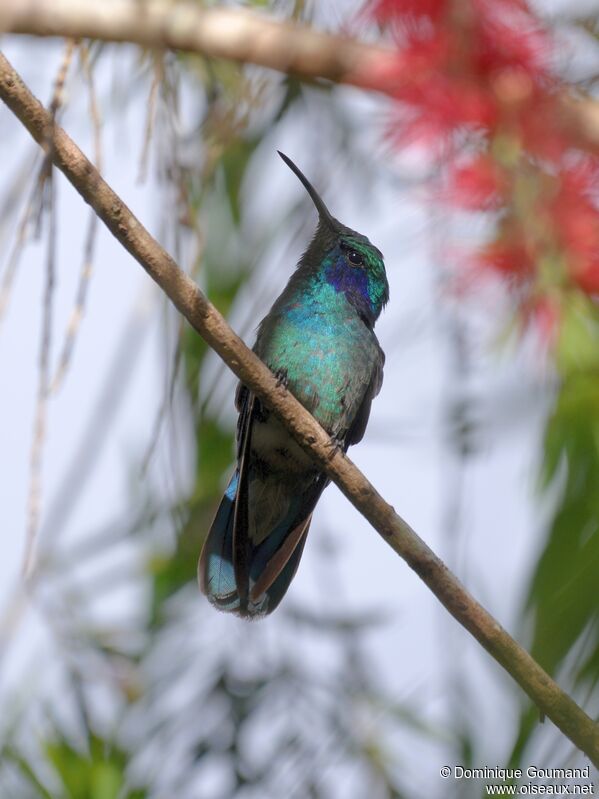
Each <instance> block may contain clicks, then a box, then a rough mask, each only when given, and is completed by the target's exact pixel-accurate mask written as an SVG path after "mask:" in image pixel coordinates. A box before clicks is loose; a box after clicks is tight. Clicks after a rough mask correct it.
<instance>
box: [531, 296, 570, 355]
mask: <svg viewBox="0 0 599 799" xmlns="http://www.w3.org/2000/svg"><path fill="white" fill-rule="evenodd" d="M521 310H522V317H521V318H522V323H523V326H524V327H525V328H533V329H534V330H535V331H536V332H537V333H538V335H539V336H540V338H541V341H542V342H543V343H544V344H545V345H546V346H551V345H552V344H553V343H554V342H555V340H556V338H557V334H558V332H559V323H560V320H561V308H560V305H559V301H558V299H557V297H553V296H543V297H536V298H534V299H532V300H529V301H528V302H526V303H524V305H523V306H522V309H521Z"/></svg>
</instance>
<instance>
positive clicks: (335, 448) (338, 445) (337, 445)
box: [328, 436, 345, 460]
mask: <svg viewBox="0 0 599 799" xmlns="http://www.w3.org/2000/svg"><path fill="white" fill-rule="evenodd" d="M328 446H329V447H330V450H331V451H330V452H329V460H333V458H334V457H335V455H337V453H341V454H343V452H344V451H345V447H344V445H343V441H342V440H341V439H340V438H337V436H331V437H330V439H329V444H328Z"/></svg>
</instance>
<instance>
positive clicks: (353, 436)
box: [344, 341, 385, 449]
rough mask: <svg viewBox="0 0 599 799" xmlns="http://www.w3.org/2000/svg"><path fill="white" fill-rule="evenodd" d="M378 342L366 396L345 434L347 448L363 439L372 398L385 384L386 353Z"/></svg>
mask: <svg viewBox="0 0 599 799" xmlns="http://www.w3.org/2000/svg"><path fill="white" fill-rule="evenodd" d="M376 344H377V358H376V360H375V363H374V366H373V368H372V372H371V375H370V381H369V383H368V386H367V387H366V391H365V393H364V398H363V400H362V402H361V404H360V407H359V408H358V412H357V414H356V417H355V419H354V420H353V422H352V423H351V425H350V427H349V430H348V431H347V435H346V436H345V439H344V445H345V449H347V448H348V447H349V446H350V445H351V444H357V443H358V442H359V441H361V440H362V438H363V436H364V433H365V431H366V425H367V424H368V419H369V417H370V406H371V405H372V400H373V399H374V398H375V397H376V395H377V394H378V393H379V391H380V390H381V386H382V385H383V367H384V366H385V353H384V352H383V350H382V349H381V347H380V345H379V343H378V341H377V342H376Z"/></svg>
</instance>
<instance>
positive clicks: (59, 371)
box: [50, 42, 102, 394]
mask: <svg viewBox="0 0 599 799" xmlns="http://www.w3.org/2000/svg"><path fill="white" fill-rule="evenodd" d="M79 57H80V60H81V66H82V67H83V73H84V75H85V81H86V83H87V87H88V93H89V111H90V117H91V120H92V126H93V134H94V161H95V164H96V167H97V169H98V171H99V172H101V171H102V120H101V115H100V109H99V106H98V99H97V94H96V89H95V84H94V76H93V72H92V69H91V65H90V62H89V51H88V48H87V45H86V44H85V43H84V42H82V43H81V44H80V47H79ZM97 231H98V216H97V214H95V213H94V211H91V212H90V217H89V223H88V228H87V235H86V238H85V246H84V250H83V261H82V264H81V270H80V272H79V283H78V286H77V294H76V298H75V306H74V308H73V310H72V312H71V316H70V319H69V322H68V325H67V330H66V333H65V337H64V344H63V348H62V352H61V354H60V357H59V359H58V366H57V368H56V372H55V375H54V378H53V379H52V382H51V384H50V393H51V394H54V393H55V392H56V391H58V389H59V388H60V386H61V385H62V382H63V380H64V377H65V375H66V373H67V371H68V368H69V365H70V363H71V358H72V355H73V350H74V348H75V341H76V339H77V333H78V332H79V328H80V326H81V320H82V319H83V315H84V313H85V305H86V300H87V294H88V291H89V285H90V280H91V276H92V274H93V261H94V250H95V243H96V236H97Z"/></svg>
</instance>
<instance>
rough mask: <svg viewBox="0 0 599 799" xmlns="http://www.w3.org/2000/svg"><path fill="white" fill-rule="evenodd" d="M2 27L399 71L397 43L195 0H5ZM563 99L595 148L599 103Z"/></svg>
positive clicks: (359, 71) (303, 73)
mask: <svg viewBox="0 0 599 799" xmlns="http://www.w3.org/2000/svg"><path fill="white" fill-rule="evenodd" d="M1 31H4V32H6V33H20V34H32V35H34V36H65V37H72V38H75V39H77V38H90V39H100V40H102V41H106V42H130V43H133V44H138V45H141V46H142V47H152V48H160V49H164V48H166V49H171V50H185V51H188V52H194V53H200V54H202V55H205V56H208V57H209V58H226V59H229V60H231V61H237V62H240V63H248V64H257V65H258V66H262V67H268V68H270V69H274V70H277V71H278V72H284V73H287V74H294V75H297V76H298V77H300V78H304V79H307V80H311V79H315V78H326V79H327V80H331V81H334V82H335V83H345V84H349V85H352V86H360V87H362V88H369V89H375V90H378V91H383V92H384V91H389V92H390V93H392V92H393V90H394V86H395V80H396V79H393V82H392V83H391V84H387V85H383V83H381V80H382V77H381V76H382V75H384V74H385V73H386V72H390V74H393V75H395V74H397V70H398V62H397V55H398V54H397V51H396V50H394V49H391V48H388V47H381V46H380V45H373V44H366V43H365V42H360V41H358V40H356V39H351V38H349V37H347V36H339V35H335V34H331V33H326V32H324V31H317V30H314V29H313V28H310V27H308V26H306V25H300V24H297V23H290V22H287V21H281V20H277V19H272V18H269V17H267V16H264V15H260V14H256V13H255V12H253V11H250V10H248V9H245V8H227V7H218V6H217V7H213V8H205V7H203V6H201V5H199V4H198V3H195V2H190V0H179V2H174V3H173V2H170V0H143V2H142V3H140V0H111V2H110V3H102V2H97V0H2V1H1V2H0V32H1ZM389 68H391V69H389ZM408 77H409V76H408ZM562 100H563V105H562V113H563V121H567V122H568V123H569V124H570V125H571V126H572V128H573V129H574V130H576V131H577V132H578V134H580V135H581V136H582V137H583V138H584V139H586V141H587V143H588V144H589V146H591V147H593V148H598V147H599V102H597V101H595V100H592V99H590V98H589V97H583V96H577V95H574V94H573V93H572V94H570V93H568V92H564V93H563V94H562Z"/></svg>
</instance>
